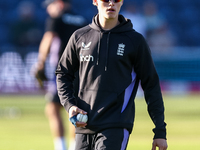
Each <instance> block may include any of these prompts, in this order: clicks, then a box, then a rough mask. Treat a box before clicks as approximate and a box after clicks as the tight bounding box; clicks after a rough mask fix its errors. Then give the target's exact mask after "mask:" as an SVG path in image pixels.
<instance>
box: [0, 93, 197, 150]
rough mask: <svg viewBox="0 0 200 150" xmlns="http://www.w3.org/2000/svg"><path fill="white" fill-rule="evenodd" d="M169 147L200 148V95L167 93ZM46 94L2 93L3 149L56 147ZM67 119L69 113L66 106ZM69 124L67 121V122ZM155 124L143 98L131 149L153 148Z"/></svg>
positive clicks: (181, 149) (0, 144)
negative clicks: (7, 94) (8, 94)
mask: <svg viewBox="0 0 200 150" xmlns="http://www.w3.org/2000/svg"><path fill="white" fill-rule="evenodd" d="M164 102H165V107H166V122H167V124H168V125H167V131H168V135H167V138H168V146H169V148H168V149H169V150H200V95H190V96H185V95H184V96H169V95H164ZM44 105H45V100H44V96H29V95H26V96H16V95H13V96H0V150H53V142H52V141H53V139H52V136H51V133H50V130H49V124H48V120H47V119H46V117H45V115H44ZM63 115H64V117H65V119H66V122H67V115H66V114H65V112H64V110H63ZM66 126H67V123H66ZM152 128H154V125H153V123H152V121H151V120H150V118H149V116H148V113H147V111H146V104H145V101H144V99H143V98H137V100H136V120H135V126H134V130H133V133H132V134H131V137H130V140H129V145H128V148H127V149H128V150H150V149H151V143H152V137H153V132H152Z"/></svg>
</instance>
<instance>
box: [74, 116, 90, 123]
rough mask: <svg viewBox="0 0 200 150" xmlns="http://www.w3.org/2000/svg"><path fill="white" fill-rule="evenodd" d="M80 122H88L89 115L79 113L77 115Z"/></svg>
mask: <svg viewBox="0 0 200 150" xmlns="http://www.w3.org/2000/svg"><path fill="white" fill-rule="evenodd" d="M76 118H77V119H78V121H79V122H85V123H86V122H87V121H88V116H87V115H83V114H78V115H77V117H76Z"/></svg>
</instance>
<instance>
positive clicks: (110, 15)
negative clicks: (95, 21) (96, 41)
mask: <svg viewBox="0 0 200 150" xmlns="http://www.w3.org/2000/svg"><path fill="white" fill-rule="evenodd" d="M94 4H95V5H96V6H97V8H98V11H99V15H100V16H101V17H104V18H105V19H107V20H110V19H116V18H118V14H119V11H120V9H121V6H122V4H123V0H122V1H121V2H117V3H115V2H114V0H110V1H109V2H103V1H101V0H95V1H94Z"/></svg>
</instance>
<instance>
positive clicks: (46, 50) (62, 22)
mask: <svg viewBox="0 0 200 150" xmlns="http://www.w3.org/2000/svg"><path fill="white" fill-rule="evenodd" d="M43 5H44V6H46V10H47V12H48V14H49V16H50V17H49V18H47V20H46V29H45V30H46V31H45V33H44V35H43V38H42V40H41V43H40V46H39V55H38V62H37V64H36V71H35V76H36V78H37V79H38V81H39V83H40V85H41V86H43V81H45V80H47V77H46V74H45V62H46V60H47V57H48V56H49V58H50V65H51V67H54V68H55V67H56V65H57V63H58V60H59V58H60V56H61V55H62V53H63V51H64V49H65V46H66V45H67V42H68V40H69V38H70V36H71V34H72V33H73V32H74V31H75V30H76V29H78V28H80V27H82V26H84V25H85V24H86V22H87V21H86V20H85V18H84V17H83V16H80V15H77V14H75V13H74V12H73V11H72V8H71V3H70V0H45V1H44V3H43ZM47 69H48V68H47ZM54 76H55V75H54ZM52 83H53V84H52ZM75 85H77V84H75ZM77 86H78V85H77ZM76 90H78V87H76ZM46 99H47V101H48V102H47V104H46V107H45V112H46V115H47V117H48V119H49V123H50V129H51V131H52V134H53V137H54V147H55V150H67V146H66V143H65V135H64V124H63V121H62V116H61V108H62V107H61V104H60V100H59V97H58V93H57V89H56V81H55V78H54V79H53V81H52V82H50V84H49V87H48V90H47V94H46ZM69 128H70V129H69V132H67V134H70V140H69V141H70V142H69V143H70V148H69V150H72V149H73V147H74V144H75V143H74V142H75V141H74V140H75V139H74V134H75V133H74V132H75V128H74V126H72V125H71V124H69Z"/></svg>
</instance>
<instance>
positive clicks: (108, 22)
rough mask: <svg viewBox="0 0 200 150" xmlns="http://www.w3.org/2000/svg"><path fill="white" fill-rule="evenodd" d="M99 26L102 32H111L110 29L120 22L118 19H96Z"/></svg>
mask: <svg viewBox="0 0 200 150" xmlns="http://www.w3.org/2000/svg"><path fill="white" fill-rule="evenodd" d="M98 20H99V24H100V26H101V28H102V29H103V30H111V29H112V28H114V27H116V26H117V25H118V24H119V23H120V22H119V21H118V18H115V19H106V18H103V17H100V16H99V18H98Z"/></svg>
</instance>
